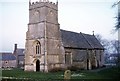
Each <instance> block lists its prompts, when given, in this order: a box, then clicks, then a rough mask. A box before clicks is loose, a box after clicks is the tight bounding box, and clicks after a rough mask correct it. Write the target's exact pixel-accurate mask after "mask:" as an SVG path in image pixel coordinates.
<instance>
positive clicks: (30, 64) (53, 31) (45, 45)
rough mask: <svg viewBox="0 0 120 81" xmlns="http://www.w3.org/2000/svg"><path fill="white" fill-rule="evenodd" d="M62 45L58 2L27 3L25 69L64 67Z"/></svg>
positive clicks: (39, 69) (41, 69)
mask: <svg viewBox="0 0 120 81" xmlns="http://www.w3.org/2000/svg"><path fill="white" fill-rule="evenodd" d="M64 63H65V62H64V47H63V44H62V40H61V34H60V27H59V23H58V2H57V3H53V2H49V1H48V0H47V1H46V0H44V1H39V2H33V3H32V4H31V2H30V3H29V24H28V31H27V32H26V45H25V71H43V72H48V71H49V70H51V69H54V68H64Z"/></svg>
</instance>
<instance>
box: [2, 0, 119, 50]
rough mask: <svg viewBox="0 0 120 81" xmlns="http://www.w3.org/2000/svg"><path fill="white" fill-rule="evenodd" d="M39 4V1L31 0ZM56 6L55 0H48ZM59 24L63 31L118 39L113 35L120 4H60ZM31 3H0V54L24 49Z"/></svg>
mask: <svg viewBox="0 0 120 81" xmlns="http://www.w3.org/2000/svg"><path fill="white" fill-rule="evenodd" d="M31 1H32V2H33V1H36V0H31ZM49 1H52V2H56V0H49ZM58 1H59V10H58V14H59V23H60V28H61V29H64V30H69V31H74V32H78V33H79V32H82V33H86V34H92V31H95V34H100V35H102V37H103V38H106V39H117V34H113V33H112V30H113V29H114V26H115V23H116V19H115V18H114V17H116V15H117V7H115V8H111V6H112V5H113V4H114V3H115V2H117V1H118V0H58ZM28 3H29V1H28V0H0V52H12V51H13V48H14V44H15V43H17V44H18V47H19V48H25V38H26V31H27V28H28V26H27V24H28V23H29V22H28V20H29V18H28V17H29V13H28V6H29V5H28Z"/></svg>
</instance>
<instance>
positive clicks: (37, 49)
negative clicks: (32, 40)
mask: <svg viewBox="0 0 120 81" xmlns="http://www.w3.org/2000/svg"><path fill="white" fill-rule="evenodd" d="M40 52H41V45H40V43H39V42H37V43H36V54H40Z"/></svg>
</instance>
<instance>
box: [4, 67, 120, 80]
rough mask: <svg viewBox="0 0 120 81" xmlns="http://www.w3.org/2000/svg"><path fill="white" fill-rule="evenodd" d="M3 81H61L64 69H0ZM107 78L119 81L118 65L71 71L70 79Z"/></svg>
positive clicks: (119, 68) (119, 70)
mask: <svg viewBox="0 0 120 81" xmlns="http://www.w3.org/2000/svg"><path fill="white" fill-rule="evenodd" d="M2 79H3V81H4V80H5V81H14V80H15V81H63V80H64V71H58V72H49V73H43V72H25V71H23V70H20V69H12V70H2ZM83 79H84V81H86V80H87V81H88V80H92V81H94V80H99V81H100V80H101V81H103V80H106V81H107V80H109V81H111V80H112V81H113V79H114V80H116V81H119V79H120V67H118V66H117V67H111V68H106V69H100V70H99V69H97V70H90V71H88V70H80V71H71V80H70V81H74V80H78V81H79V80H83Z"/></svg>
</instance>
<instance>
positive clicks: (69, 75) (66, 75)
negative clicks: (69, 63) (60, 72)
mask: <svg viewBox="0 0 120 81" xmlns="http://www.w3.org/2000/svg"><path fill="white" fill-rule="evenodd" d="M70 79H71V71H70V70H66V71H65V72H64V80H70Z"/></svg>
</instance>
